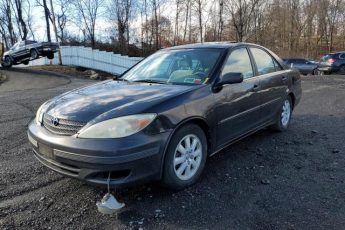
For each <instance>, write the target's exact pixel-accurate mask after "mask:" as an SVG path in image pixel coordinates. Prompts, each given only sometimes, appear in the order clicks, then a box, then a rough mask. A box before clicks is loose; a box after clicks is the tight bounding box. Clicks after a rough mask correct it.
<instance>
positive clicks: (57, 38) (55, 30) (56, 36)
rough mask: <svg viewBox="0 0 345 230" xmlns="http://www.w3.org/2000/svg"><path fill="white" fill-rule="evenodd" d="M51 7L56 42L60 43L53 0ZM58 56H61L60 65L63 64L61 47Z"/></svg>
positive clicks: (51, 0)
mask: <svg viewBox="0 0 345 230" xmlns="http://www.w3.org/2000/svg"><path fill="white" fill-rule="evenodd" d="M50 9H51V14H52V20H53V27H54V33H55V39H56V42H57V43H59V36H58V34H57V28H56V21H55V11H54V6H53V0H50ZM58 56H59V65H62V58H61V50H60V49H59V51H58Z"/></svg>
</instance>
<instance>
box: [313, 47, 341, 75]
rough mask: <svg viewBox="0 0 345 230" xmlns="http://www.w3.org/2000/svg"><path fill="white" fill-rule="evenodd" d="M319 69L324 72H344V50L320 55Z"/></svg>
mask: <svg viewBox="0 0 345 230" xmlns="http://www.w3.org/2000/svg"><path fill="white" fill-rule="evenodd" d="M319 70H320V71H322V72H323V73H326V74H331V73H335V72H338V73H340V74H345V51H344V52H338V53H330V54H327V55H325V56H322V57H321V60H320V63H319Z"/></svg>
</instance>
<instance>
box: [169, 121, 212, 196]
mask: <svg viewBox="0 0 345 230" xmlns="http://www.w3.org/2000/svg"><path fill="white" fill-rule="evenodd" d="M188 140H189V141H188ZM188 142H189V146H190V148H189V149H185V147H187V146H188ZM193 143H196V144H195V148H194V151H193V150H192V148H193V145H194V144H193ZM206 158H207V140H206V136H205V133H204V131H203V130H202V129H201V128H200V127H199V126H197V125H194V124H188V125H185V126H182V127H181V128H180V129H178V130H177V131H176V132H175V134H174V135H173V137H172V138H171V141H170V143H169V145H168V148H167V152H166V155H165V160H164V168H163V179H162V183H163V185H164V186H166V187H168V188H171V189H174V190H180V189H184V188H187V187H188V186H191V185H192V184H194V183H195V182H196V181H197V180H198V179H199V177H200V175H201V173H202V171H203V169H204V167H205V163H206Z"/></svg>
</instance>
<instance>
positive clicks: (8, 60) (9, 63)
mask: <svg viewBox="0 0 345 230" xmlns="http://www.w3.org/2000/svg"><path fill="white" fill-rule="evenodd" d="M1 65H2V66H3V67H5V68H9V67H11V66H12V60H11V58H10V57H9V56H6V57H5V59H4V61H3V62H2V63H1Z"/></svg>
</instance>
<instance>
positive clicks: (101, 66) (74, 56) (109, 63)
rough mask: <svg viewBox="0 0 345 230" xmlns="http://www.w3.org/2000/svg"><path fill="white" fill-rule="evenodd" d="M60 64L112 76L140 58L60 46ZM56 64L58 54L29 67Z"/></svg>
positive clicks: (33, 63)
mask: <svg viewBox="0 0 345 230" xmlns="http://www.w3.org/2000/svg"><path fill="white" fill-rule="evenodd" d="M60 49H61V57H62V64H63V65H68V66H81V67H85V68H90V69H97V70H101V71H104V72H108V73H112V74H116V75H118V74H121V73H123V72H124V71H126V70H127V69H129V68H130V67H132V66H133V65H134V64H136V63H137V62H139V61H140V60H142V58H141V57H128V56H121V55H120V54H114V53H112V52H106V51H99V50H95V49H94V50H93V49H91V48H88V47H80V46H61V47H60ZM47 64H58V54H57V53H55V57H54V59H53V60H49V59H48V58H41V59H37V60H34V61H31V62H30V64H29V65H30V66H35V65H47Z"/></svg>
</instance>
